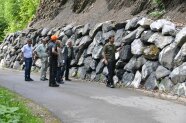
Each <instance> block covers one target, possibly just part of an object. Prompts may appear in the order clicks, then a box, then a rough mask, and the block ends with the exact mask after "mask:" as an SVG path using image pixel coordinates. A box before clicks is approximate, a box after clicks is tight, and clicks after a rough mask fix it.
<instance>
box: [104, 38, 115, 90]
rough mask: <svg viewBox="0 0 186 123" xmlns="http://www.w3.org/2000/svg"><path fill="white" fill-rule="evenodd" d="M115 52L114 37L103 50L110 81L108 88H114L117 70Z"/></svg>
mask: <svg viewBox="0 0 186 123" xmlns="http://www.w3.org/2000/svg"><path fill="white" fill-rule="evenodd" d="M115 52H116V46H115V45H114V35H112V36H110V37H109V42H108V43H107V44H106V45H105V46H104V48H103V57H104V63H105V64H106V65H107V68H108V81H107V87H111V88H114V82H113V76H114V69H115Z"/></svg>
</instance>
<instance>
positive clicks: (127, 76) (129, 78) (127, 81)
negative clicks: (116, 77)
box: [122, 72, 134, 87]
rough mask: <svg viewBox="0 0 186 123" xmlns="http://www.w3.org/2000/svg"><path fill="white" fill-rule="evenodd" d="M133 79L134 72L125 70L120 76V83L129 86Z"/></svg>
mask: <svg viewBox="0 0 186 123" xmlns="http://www.w3.org/2000/svg"><path fill="white" fill-rule="evenodd" d="M133 80H134V74H133V73H129V72H125V73H124V74H123V77H122V83H123V84H124V86H125V87H127V86H129V85H130V84H131V82H132V81H133Z"/></svg>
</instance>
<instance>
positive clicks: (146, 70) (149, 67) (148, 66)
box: [141, 61, 158, 80]
mask: <svg viewBox="0 0 186 123" xmlns="http://www.w3.org/2000/svg"><path fill="white" fill-rule="evenodd" d="M157 67H158V62H154V61H147V62H146V63H145V64H144V65H143V67H142V71H141V74H142V79H143V80H146V79H147V78H148V77H149V75H150V74H151V73H152V72H154V71H155V70H156V69H157Z"/></svg>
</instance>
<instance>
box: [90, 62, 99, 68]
mask: <svg viewBox="0 0 186 123" xmlns="http://www.w3.org/2000/svg"><path fill="white" fill-rule="evenodd" d="M97 64H98V63H97V62H96V60H94V59H93V60H92V61H91V62H90V68H91V69H92V70H96V67H97Z"/></svg>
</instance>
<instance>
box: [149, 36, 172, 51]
mask: <svg viewBox="0 0 186 123" xmlns="http://www.w3.org/2000/svg"><path fill="white" fill-rule="evenodd" d="M173 41H174V38H173V37H172V36H163V35H162V34H161V33H154V34H153V35H152V36H151V37H150V38H149V40H148V42H149V43H154V44H155V45H156V46H157V47H158V48H160V49H163V48H164V47H165V46H167V45H169V44H171V43H172V42H173Z"/></svg>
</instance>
